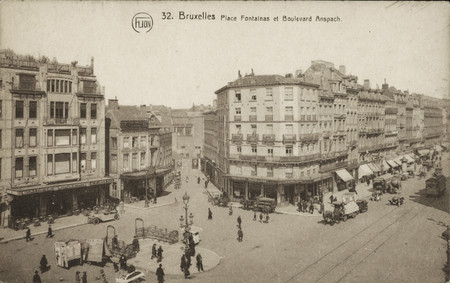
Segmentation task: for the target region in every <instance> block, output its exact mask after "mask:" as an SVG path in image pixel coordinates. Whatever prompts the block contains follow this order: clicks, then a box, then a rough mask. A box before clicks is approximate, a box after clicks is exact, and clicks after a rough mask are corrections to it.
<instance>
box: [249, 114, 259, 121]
mask: <svg viewBox="0 0 450 283" xmlns="http://www.w3.org/2000/svg"><path fill="white" fill-rule="evenodd" d="M248 120H249V121H250V122H256V121H257V120H258V118H257V116H256V115H250V116H248Z"/></svg>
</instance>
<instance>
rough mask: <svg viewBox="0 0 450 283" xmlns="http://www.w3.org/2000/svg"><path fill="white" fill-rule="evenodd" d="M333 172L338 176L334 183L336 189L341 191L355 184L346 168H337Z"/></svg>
mask: <svg viewBox="0 0 450 283" xmlns="http://www.w3.org/2000/svg"><path fill="white" fill-rule="evenodd" d="M335 173H336V175H337V176H338V178H336V185H337V188H338V191H343V190H347V189H352V188H353V186H354V184H355V182H354V179H353V176H352V175H350V173H349V172H348V171H347V170H346V169H340V170H337V171H336V172H335Z"/></svg>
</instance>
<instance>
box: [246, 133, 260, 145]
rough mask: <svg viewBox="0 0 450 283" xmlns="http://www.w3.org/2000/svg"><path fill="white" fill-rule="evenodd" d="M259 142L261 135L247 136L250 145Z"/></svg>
mask: <svg viewBox="0 0 450 283" xmlns="http://www.w3.org/2000/svg"><path fill="white" fill-rule="evenodd" d="M258 141H259V135H258V134H251V135H247V142H248V143H257V142H258Z"/></svg>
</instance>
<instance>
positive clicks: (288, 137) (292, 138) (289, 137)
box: [283, 134, 297, 143]
mask: <svg viewBox="0 0 450 283" xmlns="http://www.w3.org/2000/svg"><path fill="white" fill-rule="evenodd" d="M296 140H297V136H296V135H293V134H286V135H283V143H295V142H296Z"/></svg>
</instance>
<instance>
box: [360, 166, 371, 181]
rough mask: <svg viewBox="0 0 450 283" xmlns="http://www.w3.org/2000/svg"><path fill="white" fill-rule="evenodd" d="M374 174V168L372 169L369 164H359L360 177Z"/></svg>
mask: <svg viewBox="0 0 450 283" xmlns="http://www.w3.org/2000/svg"><path fill="white" fill-rule="evenodd" d="M372 174H373V172H372V170H370V168H369V166H367V164H363V165H361V166H359V168H358V176H359V178H360V179H361V178H362V177H364V176H369V175H372Z"/></svg>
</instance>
